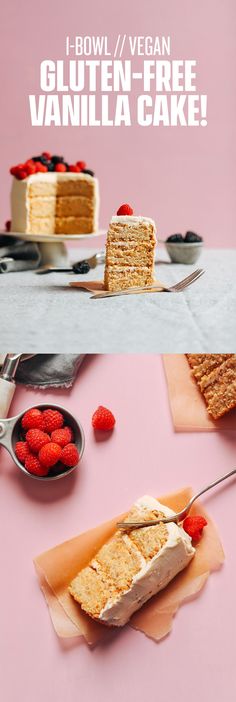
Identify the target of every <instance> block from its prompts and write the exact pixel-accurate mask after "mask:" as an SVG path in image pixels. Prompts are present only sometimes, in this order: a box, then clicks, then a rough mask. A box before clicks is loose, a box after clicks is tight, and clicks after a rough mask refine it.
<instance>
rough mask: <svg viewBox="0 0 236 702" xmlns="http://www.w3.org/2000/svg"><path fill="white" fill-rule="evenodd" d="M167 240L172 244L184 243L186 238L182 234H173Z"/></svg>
mask: <svg viewBox="0 0 236 702" xmlns="http://www.w3.org/2000/svg"><path fill="white" fill-rule="evenodd" d="M166 241H167V242H169V243H170V244H182V243H183V241H184V239H183V237H182V234H171V236H168V239H166Z"/></svg>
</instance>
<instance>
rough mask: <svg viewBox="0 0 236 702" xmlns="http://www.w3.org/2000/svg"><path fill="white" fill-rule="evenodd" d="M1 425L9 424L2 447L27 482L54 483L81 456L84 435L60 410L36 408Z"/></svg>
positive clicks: (51, 407)
mask: <svg viewBox="0 0 236 702" xmlns="http://www.w3.org/2000/svg"><path fill="white" fill-rule="evenodd" d="M4 421H5V422H8V424H9V438H8V441H6V442H5V444H4V445H5V447H6V448H7V449H8V451H9V453H10V454H11V456H12V458H13V460H14V461H15V463H16V465H17V466H18V468H20V469H21V470H22V472H23V473H25V474H27V475H29V476H30V477H31V478H35V479H36V480H42V481H48V480H58V479H59V478H63V477H65V476H66V475H69V473H71V472H72V471H74V470H75V469H76V468H77V467H78V464H79V461H80V459H81V457H82V455H83V452H84V432H83V428H82V426H81V424H80V423H79V421H78V420H77V419H75V417H74V416H73V415H72V414H71V413H70V412H68V410H66V409H65V408H64V407H61V406H60V405H54V404H50V405H48V404H42V405H37V406H34V407H30V408H29V409H28V410H27V411H24V412H21V413H20V414H19V415H17V417H12V418H11V419H10V420H9V419H8V420H4Z"/></svg>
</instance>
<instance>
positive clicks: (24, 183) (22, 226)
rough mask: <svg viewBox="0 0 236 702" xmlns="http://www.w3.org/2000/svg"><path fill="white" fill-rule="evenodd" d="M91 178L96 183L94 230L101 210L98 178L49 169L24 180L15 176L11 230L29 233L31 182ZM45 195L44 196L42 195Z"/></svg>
mask: <svg viewBox="0 0 236 702" xmlns="http://www.w3.org/2000/svg"><path fill="white" fill-rule="evenodd" d="M68 178H69V179H70V180H74V179H75V180H78V179H83V180H88V181H89V180H91V178H92V179H93V181H94V183H95V203H96V206H95V217H94V231H96V230H97V228H98V210H99V189H98V180H97V178H95V177H94V176H91V175H89V174H88V173H70V172H69V173H68V172H67V173H57V172H56V171H52V172H51V171H49V172H48V173H35V174H33V175H31V176H28V178H24V180H18V179H17V178H13V182H12V188H11V231H12V232H24V233H28V225H29V197H28V189H29V186H30V184H31V183H34V182H37V181H43V182H44V183H45V182H46V183H57V182H58V181H62V182H63V180H65V181H66V180H68ZM42 197H44V196H42Z"/></svg>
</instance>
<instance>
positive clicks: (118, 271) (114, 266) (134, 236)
mask: <svg viewBox="0 0 236 702" xmlns="http://www.w3.org/2000/svg"><path fill="white" fill-rule="evenodd" d="M155 246H156V227H155V222H154V221H153V220H152V219H150V218H148V217H135V216H133V215H117V216H115V217H112V219H111V222H110V225H109V229H108V233H107V243H106V263H105V277H104V286H105V289H106V290H110V291H118V290H123V289H125V288H130V287H134V286H145V285H151V284H152V283H153V282H154V254H155Z"/></svg>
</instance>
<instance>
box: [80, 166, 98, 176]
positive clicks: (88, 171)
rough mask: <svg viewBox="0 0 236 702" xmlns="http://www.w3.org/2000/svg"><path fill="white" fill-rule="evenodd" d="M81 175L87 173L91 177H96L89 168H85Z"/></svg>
mask: <svg viewBox="0 0 236 702" xmlns="http://www.w3.org/2000/svg"><path fill="white" fill-rule="evenodd" d="M81 173H87V175H91V176H94V175H95V173H94V171H90V169H89V168H83V170H82V171H81Z"/></svg>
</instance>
